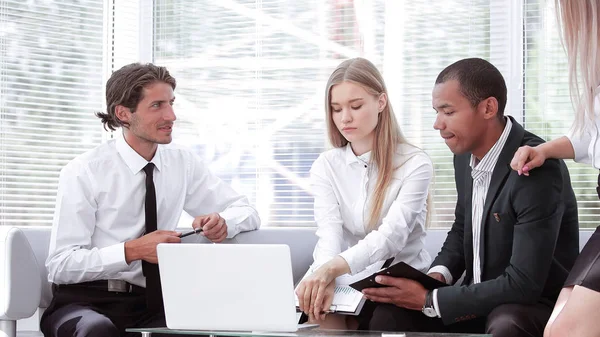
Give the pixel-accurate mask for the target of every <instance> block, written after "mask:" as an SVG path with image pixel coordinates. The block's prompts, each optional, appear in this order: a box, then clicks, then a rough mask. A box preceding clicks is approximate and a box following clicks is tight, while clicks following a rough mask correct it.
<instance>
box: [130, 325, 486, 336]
mask: <svg viewBox="0 0 600 337" xmlns="http://www.w3.org/2000/svg"><path fill="white" fill-rule="evenodd" d="M127 332H141V333H142V337H150V336H152V334H157V336H161V335H160V334H171V335H182V336H183V335H188V336H200V335H203V336H214V337H216V336H232V337H484V336H489V337H491V336H492V335H489V334H470V333H466V334H456V333H434V332H384V331H356V330H325V329H318V328H316V327H312V328H304V329H299V330H298V331H296V332H268V331H211V330H171V329H168V328H145V329H127Z"/></svg>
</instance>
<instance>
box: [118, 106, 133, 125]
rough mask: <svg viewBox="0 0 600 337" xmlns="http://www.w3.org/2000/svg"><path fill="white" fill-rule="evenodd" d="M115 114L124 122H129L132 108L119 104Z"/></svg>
mask: <svg viewBox="0 0 600 337" xmlns="http://www.w3.org/2000/svg"><path fill="white" fill-rule="evenodd" d="M115 116H117V118H118V119H119V120H120V121H121V122H124V123H129V120H130V119H131V110H129V108H127V107H125V106H123V105H117V106H116V107H115Z"/></svg>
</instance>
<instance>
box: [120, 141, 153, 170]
mask: <svg viewBox="0 0 600 337" xmlns="http://www.w3.org/2000/svg"><path fill="white" fill-rule="evenodd" d="M116 142H117V145H116V146H117V152H118V153H119V155H120V156H121V158H123V161H124V162H125V164H126V165H127V167H129V169H130V170H131V172H132V173H133V174H137V173H138V172H139V171H141V170H142V169H143V168H144V167H145V166H146V165H148V161H147V160H146V159H144V157H142V156H140V155H139V154H138V153H137V152H135V150H134V149H132V148H131V146H129V144H127V142H126V141H125V137H123V136H121V137H117V141H116ZM160 149H161V146H160V145H158V148H157V149H156V153H155V154H154V157H153V158H152V160H151V161H150V162H151V163H153V164H154V166H156V168H157V169H158V171H160V170H161V169H162V166H161V160H160V158H161V155H160V152H161V151H160Z"/></svg>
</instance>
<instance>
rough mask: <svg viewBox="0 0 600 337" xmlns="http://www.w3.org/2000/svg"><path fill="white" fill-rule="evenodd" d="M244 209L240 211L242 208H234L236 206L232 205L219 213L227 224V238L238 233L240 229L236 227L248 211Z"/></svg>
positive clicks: (246, 216)
mask: <svg viewBox="0 0 600 337" xmlns="http://www.w3.org/2000/svg"><path fill="white" fill-rule="evenodd" d="M244 211H245V209H244ZM244 211H242V209H236V207H232V208H228V209H226V210H224V211H223V212H221V213H219V215H220V216H221V218H223V220H225V224H226V225H227V238H229V239H231V238H232V237H234V236H236V235H237V234H239V232H240V229H239V228H238V225H239V224H240V223H241V222H242V221H244V220H246V219H247V218H248V212H247V211H245V212H244Z"/></svg>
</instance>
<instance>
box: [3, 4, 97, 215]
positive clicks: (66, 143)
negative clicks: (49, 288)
mask: <svg viewBox="0 0 600 337" xmlns="http://www.w3.org/2000/svg"><path fill="white" fill-rule="evenodd" d="M103 15H104V4H103V1H102V0H96V1H93V0H85V1H83V0H81V1H72V0H51V1H0V55H1V58H0V223H1V224H2V225H50V224H51V222H52V214H53V211H54V202H55V197H56V188H57V184H58V174H59V171H60V169H61V168H62V167H63V166H64V165H65V164H66V163H67V162H68V161H69V160H71V159H72V158H73V157H75V156H76V155H78V154H80V153H82V152H84V151H85V150H87V149H90V148H92V147H94V146H96V145H98V144H99V143H100V142H101V139H102V128H101V126H100V125H99V123H98V120H97V119H96V117H95V116H94V114H93V112H94V111H100V110H101V109H102V86H103V81H102V71H103V63H102V62H103V20H104V17H103Z"/></svg>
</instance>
